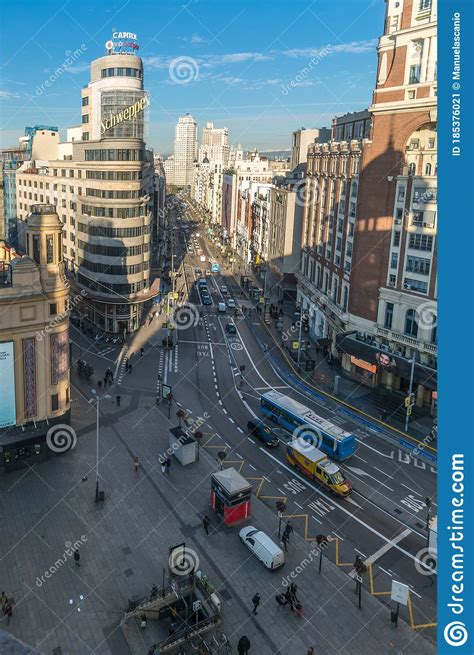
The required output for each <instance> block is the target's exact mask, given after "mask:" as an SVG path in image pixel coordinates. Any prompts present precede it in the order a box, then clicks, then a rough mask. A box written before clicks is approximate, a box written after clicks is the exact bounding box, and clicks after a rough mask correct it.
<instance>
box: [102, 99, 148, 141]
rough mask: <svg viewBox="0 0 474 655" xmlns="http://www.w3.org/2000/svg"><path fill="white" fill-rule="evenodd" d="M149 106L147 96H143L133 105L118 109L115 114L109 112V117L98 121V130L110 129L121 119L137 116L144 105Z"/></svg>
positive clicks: (144, 107) (103, 131)
mask: <svg viewBox="0 0 474 655" xmlns="http://www.w3.org/2000/svg"><path fill="white" fill-rule="evenodd" d="M149 106H150V101H149V99H148V97H147V96H143V98H141V99H140V100H137V102H134V103H133V105H130V106H129V107H126V108H125V109H122V110H121V111H118V112H117V113H116V114H110V116H109V118H107V119H105V120H104V119H103V120H101V121H100V131H101V134H105V132H107V130H110V129H111V128H112V127H115V126H116V125H119V124H120V123H122V122H123V121H129V120H131V119H132V118H135V116H138V114H140V113H141V112H142V111H143V110H144V109H146V107H149Z"/></svg>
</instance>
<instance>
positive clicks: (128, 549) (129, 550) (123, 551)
mask: <svg viewBox="0 0 474 655" xmlns="http://www.w3.org/2000/svg"><path fill="white" fill-rule="evenodd" d="M122 553H123V554H124V555H131V553H132V549H131V548H129V547H128V546H126V547H125V548H122Z"/></svg>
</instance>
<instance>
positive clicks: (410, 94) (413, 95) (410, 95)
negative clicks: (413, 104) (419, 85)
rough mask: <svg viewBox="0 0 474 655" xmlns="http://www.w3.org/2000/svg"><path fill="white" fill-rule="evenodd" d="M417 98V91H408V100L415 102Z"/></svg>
mask: <svg viewBox="0 0 474 655" xmlns="http://www.w3.org/2000/svg"><path fill="white" fill-rule="evenodd" d="M415 98H416V91H415V90H411V91H408V100H415Z"/></svg>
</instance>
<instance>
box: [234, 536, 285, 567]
mask: <svg viewBox="0 0 474 655" xmlns="http://www.w3.org/2000/svg"><path fill="white" fill-rule="evenodd" d="M239 537H240V541H241V542H242V543H243V544H245V545H246V546H247V548H248V549H249V550H250V551H251V552H252V553H253V554H254V555H255V557H257V558H258V559H259V560H260V561H261V562H262V564H263V565H264V566H266V567H267V569H271V570H274V569H277V568H278V567H280V566H283V564H284V563H285V554H284V553H283V551H282V549H281V548H280V547H279V546H277V545H276V543H275V542H274V541H272V540H271V539H270V537H269V536H268V535H266V534H265V533H264V532H262V531H261V530H257V528H255V527H254V526H253V525H249V526H247V527H246V528H242V530H241V531H240V532H239Z"/></svg>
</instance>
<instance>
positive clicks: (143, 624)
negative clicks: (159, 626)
mask: <svg viewBox="0 0 474 655" xmlns="http://www.w3.org/2000/svg"><path fill="white" fill-rule="evenodd" d="M146 621H147V619H146V614H142V615H141V616H140V627H141V629H142V630H144V629H145V628H146Z"/></svg>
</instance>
